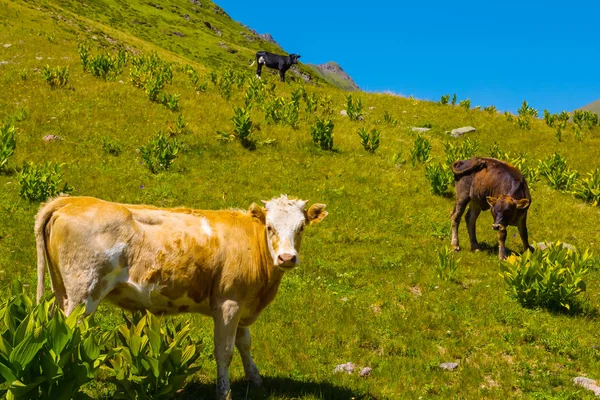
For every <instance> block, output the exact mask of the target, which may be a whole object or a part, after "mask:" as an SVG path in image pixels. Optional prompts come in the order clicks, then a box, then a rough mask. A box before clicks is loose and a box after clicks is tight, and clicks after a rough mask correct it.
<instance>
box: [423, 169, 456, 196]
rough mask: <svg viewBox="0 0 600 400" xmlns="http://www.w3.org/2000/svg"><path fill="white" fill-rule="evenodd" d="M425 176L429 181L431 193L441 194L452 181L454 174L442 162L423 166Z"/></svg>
mask: <svg viewBox="0 0 600 400" xmlns="http://www.w3.org/2000/svg"><path fill="white" fill-rule="evenodd" d="M425 177H426V178H427V180H428V181H429V185H430V189H431V193H433V194H435V195H438V196H441V195H443V194H444V193H445V192H446V190H447V189H448V186H450V185H451V184H452V182H453V181H454V175H453V174H452V173H451V171H450V169H449V168H448V167H447V166H444V165H443V164H442V163H435V164H428V165H427V166H426V167H425Z"/></svg>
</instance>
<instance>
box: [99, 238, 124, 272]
mask: <svg viewBox="0 0 600 400" xmlns="http://www.w3.org/2000/svg"><path fill="white" fill-rule="evenodd" d="M126 248H127V244H126V243H115V245H114V246H113V247H111V248H110V249H108V250H106V251H105V252H104V255H105V257H106V259H107V260H108V262H109V263H110V265H112V266H113V268H117V267H119V266H120V265H119V264H120V262H121V260H122V258H123V253H124V251H125V249H126Z"/></svg>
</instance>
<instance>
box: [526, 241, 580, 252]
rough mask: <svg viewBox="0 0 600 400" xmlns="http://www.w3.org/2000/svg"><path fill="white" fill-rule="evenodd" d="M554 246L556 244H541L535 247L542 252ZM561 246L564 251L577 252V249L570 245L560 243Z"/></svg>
mask: <svg viewBox="0 0 600 400" xmlns="http://www.w3.org/2000/svg"><path fill="white" fill-rule="evenodd" d="M552 244H554V242H539V243H536V244H534V245H533V247H535V248H538V249H540V250H542V251H543V250H546V249H547V248H548V247H550V246H551V245H552ZM560 244H561V246H562V247H563V249H569V250H573V251H575V250H577V248H575V246H573V245H572V244H569V243H562V242H561V243H560Z"/></svg>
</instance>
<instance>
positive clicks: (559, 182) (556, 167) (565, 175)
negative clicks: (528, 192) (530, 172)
mask: <svg viewBox="0 0 600 400" xmlns="http://www.w3.org/2000/svg"><path fill="white" fill-rule="evenodd" d="M539 171H540V175H541V176H542V177H544V178H545V179H546V183H548V186H550V187H551V188H553V189H556V190H562V191H569V190H570V189H571V188H572V186H573V184H574V183H575V181H576V180H577V176H578V173H577V171H572V170H570V169H569V167H568V166H567V160H566V158H565V157H563V156H561V155H560V154H558V153H554V154H553V155H551V156H549V157H547V158H546V159H544V160H542V161H540V165H539Z"/></svg>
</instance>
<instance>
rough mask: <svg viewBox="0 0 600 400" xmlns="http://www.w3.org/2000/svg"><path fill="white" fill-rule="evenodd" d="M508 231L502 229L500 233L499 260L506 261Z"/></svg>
mask: <svg viewBox="0 0 600 400" xmlns="http://www.w3.org/2000/svg"><path fill="white" fill-rule="evenodd" d="M506 235H507V234H506V229H501V230H499V231H498V258H499V259H500V260H505V259H506V256H507V254H506V247H505V243H506Z"/></svg>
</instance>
